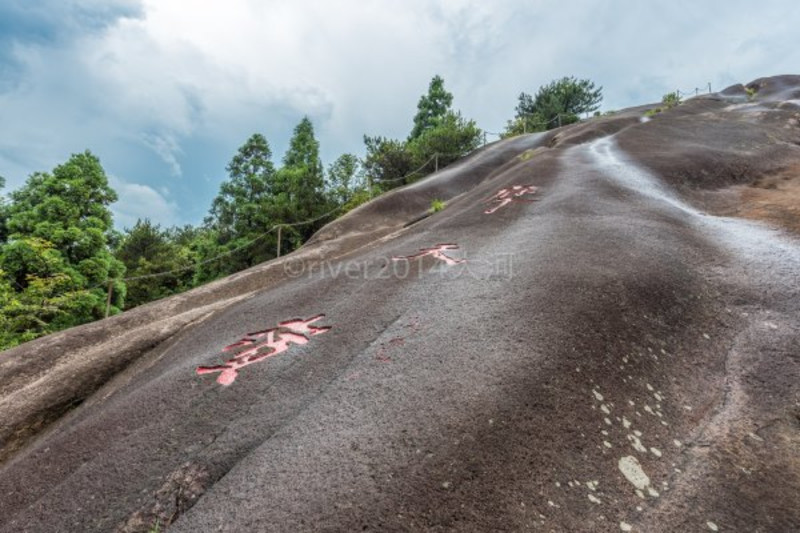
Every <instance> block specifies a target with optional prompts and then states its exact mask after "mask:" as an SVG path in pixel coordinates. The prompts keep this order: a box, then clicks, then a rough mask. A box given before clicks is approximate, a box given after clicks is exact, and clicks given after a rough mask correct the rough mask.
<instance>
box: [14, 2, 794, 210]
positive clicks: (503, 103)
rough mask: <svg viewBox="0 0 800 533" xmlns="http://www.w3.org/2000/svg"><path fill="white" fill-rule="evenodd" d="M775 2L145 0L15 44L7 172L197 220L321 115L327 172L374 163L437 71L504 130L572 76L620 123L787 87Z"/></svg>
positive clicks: (787, 7)
mask: <svg viewBox="0 0 800 533" xmlns="http://www.w3.org/2000/svg"><path fill="white" fill-rule="evenodd" d="M101 4H102V3H101V2H99V0H92V1H91V2H90V3H86V2H81V3H80V5H82V6H83V7H84V9H85V10H90V9H91V7H92V6H95V7H96V6H99V5H101ZM123 4H124V5H131V6H132V5H133V4H132V3H131V2H130V1H129V0H125V2H123ZM123 4H120V5H123ZM766 4H767V5H760V6H759V7H758V9H753V6H752V2H745V1H743V0H730V1H729V2H727V3H726V7H725V9H719V8H718V7H714V6H711V5H708V4H703V3H697V2H688V1H680V0H676V1H673V2H670V3H667V4H663V5H660V6H659V7H658V8H657V9H656V8H655V7H653V6H651V5H650V4H646V3H641V2H632V1H626V0H614V1H604V2H599V1H578V2H562V3H560V4H552V3H544V2H529V1H523V0H498V1H496V2H491V3H489V2H485V1H477V0H438V1H435V2H431V1H429V0H406V1H403V2H401V1H399V0H398V1H390V0H338V1H337V2H330V1H323V0H293V1H290V0H271V1H262V0H228V1H226V2H216V1H211V0H202V1H201V0H196V1H192V2H187V1H180V0H144V1H143V3H142V8H141V9H140V10H134V9H133V8H132V7H131V9H130V11H131V13H132V16H128V17H121V18H118V19H117V20H116V22H114V23H104V24H103V25H101V26H98V27H97V28H95V30H94V31H87V32H85V33H81V32H71V33H70V36H71V37H70V39H71V40H67V41H64V42H59V43H58V45H57V46H55V45H48V44H47V43H41V42H38V41H30V42H27V41H24V40H19V41H15V43H14V46H13V54H14V62H15V64H16V65H18V66H19V68H18V72H19V73H20V74H19V79H18V80H16V81H17V83H16V84H13V85H11V86H9V87H11V88H10V89H8V90H6V91H5V92H0V116H2V117H3V126H4V127H3V128H2V129H0V174H2V175H5V176H6V177H7V178H8V179H9V187H15V186H18V185H19V184H20V183H21V181H22V179H24V175H19V174H21V169H27V171H26V172H25V174H28V173H30V172H32V171H34V170H47V169H50V168H52V167H53V166H55V165H56V164H58V163H59V162H61V161H64V160H65V159H66V158H67V157H68V156H69V154H70V153H73V152H77V151H82V150H84V149H86V148H90V149H92V150H93V151H94V152H95V153H97V154H98V155H100V157H101V159H102V160H103V163H104V165H108V168H109V169H111V171H112V172H113V173H114V174H116V175H120V176H125V177H126V179H130V180H132V181H135V182H137V183H140V184H143V186H147V187H150V188H151V189H153V190H156V188H158V187H160V186H162V185H163V184H164V183H169V188H170V190H173V191H175V198H176V199H177V203H178V204H179V205H181V207H182V210H181V212H182V213H189V212H191V213H192V215H191V217H193V219H194V220H193V221H194V222H199V220H196V218H197V217H198V213H200V212H202V211H203V210H204V209H206V208H207V206H208V205H209V203H210V198H211V196H213V194H214V193H215V192H216V188H217V185H218V181H219V179H221V178H223V177H224V172H223V171H224V167H225V164H226V163H227V161H228V159H229V158H230V157H231V156H232V155H233V153H234V152H235V150H236V147H238V146H239V145H241V144H242V143H243V142H244V140H245V139H246V138H247V137H248V136H249V135H250V134H252V133H253V132H256V131H258V132H261V133H264V134H265V135H266V137H267V139H269V141H270V144H271V145H272V148H273V152H274V153H275V156H276V159H279V158H280V156H281V155H282V153H283V151H284V149H285V147H286V143H287V140H288V137H289V136H290V134H291V131H292V128H293V127H294V126H295V124H296V123H297V122H298V121H299V119H300V117H301V116H302V115H304V114H307V115H309V116H310V117H311V118H312V120H313V121H314V123H315V126H316V129H317V133H318V136H319V138H320V142H321V147H322V152H323V156H324V158H325V159H326V162H330V161H332V160H333V159H334V158H335V157H336V156H337V155H339V154H340V153H342V152H344V151H349V152H355V153H362V152H363V146H362V142H361V137H362V135H363V134H370V135H375V134H380V135H388V136H393V137H401V138H402V137H405V136H406V135H407V133H408V131H409V130H410V128H411V119H412V116H413V113H414V110H415V107H416V103H417V100H418V98H419V96H420V95H421V94H422V93H423V92H424V91H425V90H426V88H427V85H428V82H429V80H430V78H431V77H432V76H433V75H434V74H441V75H442V76H443V77H444V79H445V82H446V85H447V87H448V88H449V89H450V90H451V91H452V92H453V93H454V95H455V106H456V107H457V108H460V109H461V110H462V111H463V113H464V115H465V116H467V117H470V118H474V119H476V120H477V121H478V124H479V126H481V127H483V128H485V129H487V130H489V131H497V130H498V129H500V128H502V127H503V125H504V124H505V121H506V120H507V119H508V118H510V117H511V115H512V114H513V109H514V106H515V105H516V98H517V96H518V94H519V92H520V91H523V90H524V91H526V92H535V91H536V89H537V88H538V86H539V85H542V84H544V83H547V82H549V81H550V80H552V79H554V78H558V77H561V76H564V75H576V76H578V77H588V78H591V79H593V80H594V81H596V82H597V84H598V85H603V86H604V94H605V102H604V107H605V109H619V108H621V107H625V106H630V105H636V104H641V103H646V102H648V101H657V100H659V99H660V98H661V95H663V94H664V93H666V92H668V91H672V90H674V89H676V88H680V89H692V88H694V87H700V88H703V87H705V86H706V84H707V83H708V82H711V84H712V86H713V88H714V89H715V90H719V89H722V88H724V87H725V86H727V85H729V84H732V83H736V82H747V81H750V80H751V79H753V78H756V77H760V76H764V75H771V74H778V73H789V72H791V71H792V70H796V68H797V65H800V34H798V33H797V31H796V27H797V25H798V22H800V4H797V3H788V2H780V1H775V2H766ZM71 5H73V4H71ZM75 20H77V21H80V20H82V19H80V18H79V17H78V18H75ZM98 28H99V29H98ZM0 90H1V89H0ZM212 154H213V155H212ZM224 154H227V155H224ZM211 157H213V158H214V159H210V158H211ZM209 176H210V177H211V179H210V180H209ZM176 187H179V188H180V189H176ZM197 206H202V209H198V207H197ZM187 216H188V215H187ZM157 220H158V219H157ZM182 221H184V222H185V221H188V220H182Z"/></svg>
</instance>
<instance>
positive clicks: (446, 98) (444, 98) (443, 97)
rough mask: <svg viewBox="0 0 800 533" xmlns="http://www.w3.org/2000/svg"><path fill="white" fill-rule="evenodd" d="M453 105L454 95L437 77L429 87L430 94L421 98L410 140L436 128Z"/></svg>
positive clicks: (442, 80) (439, 77)
mask: <svg viewBox="0 0 800 533" xmlns="http://www.w3.org/2000/svg"><path fill="white" fill-rule="evenodd" d="M451 105H453V95H452V94H451V93H449V92H447V90H446V89H445V88H444V79H442V77H441V76H439V75H436V76H434V77H433V79H432V80H431V82H430V84H429V85H428V93H427V94H424V95H422V96H421V97H420V99H419V103H418V104H417V114H416V115H414V127H413V129H412V130H411V135H409V140H412V139H416V138H418V137H420V136H421V135H422V134H423V133H424V132H425V131H426V130H429V129H431V128H434V127H435V126H436V125H437V124H439V122H440V121H441V120H442V119H443V118H444V117H445V115H446V114H447V112H448V111H450V106H451Z"/></svg>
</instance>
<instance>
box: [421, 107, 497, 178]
mask: <svg viewBox="0 0 800 533" xmlns="http://www.w3.org/2000/svg"><path fill="white" fill-rule="evenodd" d="M482 138H483V131H481V129H480V128H478V126H477V124H475V121H474V120H466V119H464V118H463V117H462V116H461V113H458V112H453V111H448V112H447V113H445V115H444V116H443V117H442V118H441V119H440V120H439V122H438V123H437V124H436V126H434V127H433V128H429V129H427V130H425V131H424V132H423V133H422V135H420V136H419V137H417V138H416V139H414V140H413V141H411V142H409V143H408V149H409V150H410V152H411V153H412V154H413V155H414V165H415V167H419V166H422V165H425V164H426V163H428V166H427V167H426V169H427V171H428V172H431V171H433V170H434V169H435V168H437V167H438V168H443V167H445V166H447V165H449V164H450V163H452V162H454V161H456V160H457V159H460V158H461V157H463V156H464V155H466V154H467V153H469V152H471V151H472V150H475V149H476V148H478V147H479V146H480V145H481V140H482ZM432 157H434V158H435V165H434V166H431V165H430V160H431V158H432Z"/></svg>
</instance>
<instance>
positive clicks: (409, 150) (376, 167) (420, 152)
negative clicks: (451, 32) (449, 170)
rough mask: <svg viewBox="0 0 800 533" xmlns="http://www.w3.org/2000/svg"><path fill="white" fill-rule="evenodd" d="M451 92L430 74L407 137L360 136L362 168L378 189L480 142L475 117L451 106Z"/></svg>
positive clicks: (442, 163)
mask: <svg viewBox="0 0 800 533" xmlns="http://www.w3.org/2000/svg"><path fill="white" fill-rule="evenodd" d="M452 103H453V95H452V94H451V93H449V92H447V91H446V90H445V88H444V80H443V79H442V77H441V76H438V75H437V76H434V77H433V79H432V80H431V82H430V84H429V86H428V92H427V93H426V94H423V95H422V96H421V97H420V99H419V103H418V104H417V113H416V115H414V126H413V129H412V130H411V133H410V134H409V136H408V139H407V140H405V141H399V140H395V139H389V138H385V137H380V136H376V137H370V136H367V135H365V136H364V144H365V146H366V151H367V154H366V156H365V158H364V171H365V173H366V175H367V176H368V177H369V179H370V181H371V182H372V183H373V184H376V185H377V186H378V188H380V189H384V190H386V189H390V188H393V187H397V186H400V185H405V184H407V183H411V182H413V181H416V180H418V179H420V178H422V177H424V176H425V175H427V174H430V173H431V172H434V171H435V170H436V169H437V168H442V167H444V166H446V165H448V164H450V163H452V162H453V161H455V160H456V159H458V158H459V157H462V156H463V155H465V154H466V153H468V152H470V151H471V150H474V149H475V148H477V147H478V146H480V143H481V140H482V138H483V132H482V131H481V130H480V129H479V128H478V127H477V125H476V124H475V121H473V120H466V119H464V118H463V117H462V116H461V113H460V112H458V111H454V110H453V109H452Z"/></svg>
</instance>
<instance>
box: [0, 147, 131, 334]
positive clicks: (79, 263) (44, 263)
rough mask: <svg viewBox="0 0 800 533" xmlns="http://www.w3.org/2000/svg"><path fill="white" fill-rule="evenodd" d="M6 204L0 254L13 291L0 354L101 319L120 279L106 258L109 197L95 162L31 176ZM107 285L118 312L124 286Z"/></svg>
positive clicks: (86, 157)
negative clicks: (5, 235)
mask: <svg viewBox="0 0 800 533" xmlns="http://www.w3.org/2000/svg"><path fill="white" fill-rule="evenodd" d="M11 200H12V202H11V204H10V205H9V206H8V207H7V208H5V213H6V216H7V230H8V238H7V242H6V243H5V244H3V246H2V249H0V269H2V271H3V278H4V283H5V284H7V286H8V287H10V288H11V290H12V291H13V294H12V295H11V296H8V295H6V299H7V301H6V302H5V304H4V305H3V306H2V309H0V313H2V315H3V319H2V321H3V322H4V323H5V325H6V328H7V329H6V334H5V337H4V339H3V342H4V344H3V345H2V346H3V347H7V346H10V345H13V344H16V343H18V342H24V341H26V340H30V339H33V338H36V337H39V336H41V335H44V334H47V333H51V332H53V331H58V330H60V329H64V328H67V327H71V326H75V325H78V324H83V323H85V322H89V321H91V320H94V319H97V318H102V317H103V316H104V314H105V301H106V289H105V287H106V283H107V280H109V279H115V280H117V279H120V278H121V277H122V275H123V274H124V270H125V267H124V265H123V264H122V263H121V262H120V261H118V260H117V259H115V258H114V257H113V255H112V254H111V251H110V250H109V246H108V245H109V239H110V235H111V230H112V227H111V224H112V222H111V212H110V210H109V209H108V205H109V204H110V203H112V202H113V201H115V200H116V193H114V191H113V190H112V189H111V188H110V187H109V186H108V179H107V177H106V174H105V171H104V170H103V167H102V166H101V165H100V161H99V160H98V159H97V157H95V156H94V155H92V154H91V153H90V152H88V151H87V152H84V153H82V154H74V155H72V156H71V157H70V159H69V160H68V161H67V162H66V163H64V164H62V165H59V166H57V167H56V168H55V169H54V170H53V172H52V174H50V173H42V172H38V173H35V174H33V175H31V176H30V178H28V181H27V182H26V184H25V185H24V186H23V187H22V188H21V189H19V190H17V191H15V192H13V193H12V194H11ZM114 285H115V287H114V293H113V298H112V311H114V312H117V311H118V310H119V309H120V308H121V307H122V305H123V301H124V297H125V286H124V284H122V283H121V282H115V283H114ZM4 286H5V285H4ZM4 290H5V289H4Z"/></svg>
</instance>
